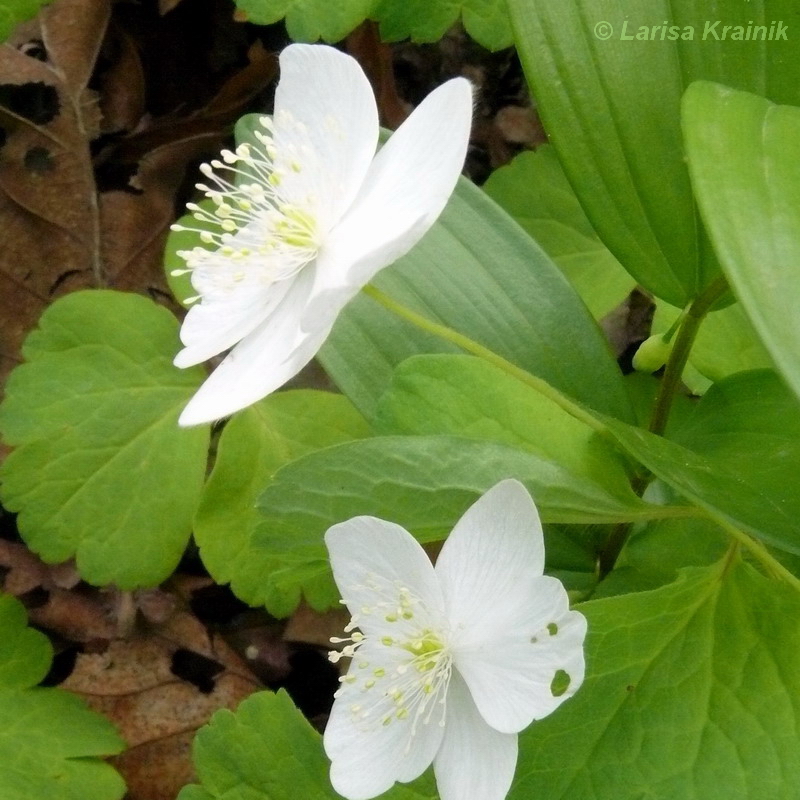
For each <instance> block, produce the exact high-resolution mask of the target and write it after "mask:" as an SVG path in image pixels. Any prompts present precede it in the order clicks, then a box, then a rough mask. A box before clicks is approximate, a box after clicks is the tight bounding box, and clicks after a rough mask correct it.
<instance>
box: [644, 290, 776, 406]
mask: <svg viewBox="0 0 800 800" xmlns="http://www.w3.org/2000/svg"><path fill="white" fill-rule="evenodd" d="M680 313H681V312H680V310H679V309H677V308H675V307H673V306H670V305H668V304H667V303H664V302H663V301H657V302H656V312H655V316H654V317H653V333H666V332H667V331H668V330H669V329H670V327H671V326H672V324H673V323H674V322H675V320H677V319H678V317H679V315H680ZM689 365H690V366H691V367H692V368H693V369H694V370H696V371H697V372H699V373H700V375H701V376H702V379H703V380H705V381H706V382H708V381H710V382H711V383H714V382H715V381H719V380H722V378H724V377H726V376H727V375H733V374H734V373H736V372H743V371H745V370H750V369H762V368H769V367H772V360H771V359H770V357H769V355H768V354H767V352H766V350H765V349H764V347H763V345H762V344H761V342H760V341H759V338H758V336H757V335H756V332H755V331H754V330H753V326H752V325H751V324H750V322H749V320H748V319H747V317H746V316H745V313H744V311H743V310H742V306H741V305H740V304H739V303H734V304H733V305H730V306H727V307H726V308H723V309H721V310H719V311H712V312H711V313H710V314H709V315H708V316H707V317H706V318H705V319H704V320H703V324H702V325H701V326H700V330H699V332H698V334H697V338H696V339H695V341H694V344H693V345H692V350H691V352H690V354H689ZM692 375H693V373H692V372H691V371H689V372H688V373H687V374H684V376H683V380H684V383H686V384H687V386H689V388H690V389H691V390H692V391H693V392H694V393H695V394H703V393H704V392H705V391H706V389H707V385H702V384H701V385H699V386H698V385H697V384H696V383H695V381H694V380H693V378H692ZM698 389H700V390H701V391H698Z"/></svg>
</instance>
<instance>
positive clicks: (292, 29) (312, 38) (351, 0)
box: [235, 0, 375, 42]
mask: <svg viewBox="0 0 800 800" xmlns="http://www.w3.org/2000/svg"><path fill="white" fill-rule="evenodd" d="M235 2H236V7H237V8H238V9H239V10H241V11H244V12H245V14H246V15H247V19H248V21H249V22H254V23H255V24H256V25H271V24H272V23H273V22H279V21H280V20H282V19H284V18H285V19H286V30H287V31H288V33H289V36H291V38H292V39H293V40H294V41H295V42H316V41H317V40H318V39H324V40H325V41H326V42H339V41H341V40H342V39H344V37H345V36H347V34H348V33H350V32H351V31H353V30H354V29H355V28H357V27H358V26H359V25H360V24H361V23H362V22H363V21H364V20H365V19H367V18H368V17H370V16H371V15H372V10H373V6H374V5H375V0H337V2H335V3H331V2H330V0H235Z"/></svg>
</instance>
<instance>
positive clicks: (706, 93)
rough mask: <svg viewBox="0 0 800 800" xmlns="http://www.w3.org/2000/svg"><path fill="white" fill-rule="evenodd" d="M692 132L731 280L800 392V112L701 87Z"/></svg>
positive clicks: (690, 145) (710, 221)
mask: <svg viewBox="0 0 800 800" xmlns="http://www.w3.org/2000/svg"><path fill="white" fill-rule="evenodd" d="M765 49H766V50H770V49H771V48H765ZM793 99H794V101H795V102H798V101H797V98H793ZM684 129H685V135H686V150H687V153H688V156H689V164H690V167H691V171H692V180H693V182H694V186H695V191H696V192H697V198H698V202H699V204H700V208H701V210H702V212H703V217H704V219H705V221H706V224H707V225H708V228H709V230H710V232H711V236H712V238H713V241H714V247H715V248H716V250H717V253H718V254H719V258H720V261H721V262H722V265H723V267H724V269H725V274H726V275H727V277H728V279H729V281H730V283H731V286H732V288H733V290H734V292H735V293H736V296H737V297H738V298H739V301H740V302H741V304H742V306H743V308H744V310H745V311H746V312H747V316H748V317H749V318H750V321H751V322H752V323H753V327H754V328H755V329H756V332H757V333H758V335H759V336H760V337H761V341H762V342H763V343H764V345H765V347H766V348H767V350H768V351H769V353H770V355H771V356H772V358H773V359H774V361H775V364H776V365H777V366H778V369H779V370H780V371H781V373H782V374H783V376H784V377H785V378H786V380H787V381H788V382H789V384H790V386H792V388H793V389H794V391H795V393H796V394H799V395H800V348H798V346H797V345H798V342H800V317H799V316H798V314H797V309H796V304H795V300H796V298H797V296H798V293H800V273H799V272H798V269H797V265H798V263H800V109H799V108H793V107H788V106H776V105H773V104H772V103H769V102H767V101H766V100H764V99H763V98H761V97H756V96H754V95H751V94H746V93H744V92H735V91H732V90H731V89H728V88H726V87H724V86H718V85H714V84H711V83H697V84H694V85H693V86H691V87H690V88H689V89H688V90H687V92H686V98H685V101H684Z"/></svg>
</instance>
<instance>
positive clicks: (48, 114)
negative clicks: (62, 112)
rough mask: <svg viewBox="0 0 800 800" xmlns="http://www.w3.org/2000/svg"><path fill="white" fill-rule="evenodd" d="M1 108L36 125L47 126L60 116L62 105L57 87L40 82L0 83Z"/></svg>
mask: <svg viewBox="0 0 800 800" xmlns="http://www.w3.org/2000/svg"><path fill="white" fill-rule="evenodd" d="M0 106H5V107H6V108H7V109H8V110H9V111H13V112H14V113H15V114H17V115H18V116H20V117H25V119H27V120H30V121H31V122H33V123H34V124H35V125H45V124H46V123H48V122H51V121H52V120H53V119H54V118H55V117H56V116H57V115H58V111H59V109H60V107H61V103H60V101H59V99H58V91H57V90H56V88H55V86H49V85H48V84H46V83H42V82H41V81H39V82H37V83H22V84H16V83H0Z"/></svg>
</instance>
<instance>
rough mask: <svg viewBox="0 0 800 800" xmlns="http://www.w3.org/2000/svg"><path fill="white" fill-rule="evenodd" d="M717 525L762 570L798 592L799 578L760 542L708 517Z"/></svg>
mask: <svg viewBox="0 0 800 800" xmlns="http://www.w3.org/2000/svg"><path fill="white" fill-rule="evenodd" d="M708 516H709V517H710V518H711V519H712V520H714V522H716V523H717V525H719V526H720V528H722V529H723V530H724V531H725V532H726V533H727V534H728V535H729V536H730V537H731V538H732V539H734V540H735V541H737V542H738V543H739V544H740V545H741V546H742V547H744V548H745V549H747V550H749V551H750V553H751V554H752V555H753V557H754V558H755V559H756V560H757V561H758V562H759V563H760V564H761V565H762V566H763V567H764V569H765V570H766V571H767V572H768V573H769V574H770V575H772V577H773V578H776V579H777V580H780V581H785V582H786V583H788V584H789V585H790V586H791V587H793V588H794V589H797V591H799V592H800V578H798V577H797V576H796V575H794V574H793V573H791V572H790V571H789V570H788V569H786V567H784V566H783V564H781V562H780V561H778V559H777V558H775V556H773V555H772V553H770V552H769V550H767V548H766V547H764V545H763V544H761V542H759V541H758V540H757V539H754V538H753V537H752V536H749V535H748V534H746V533H745V532H744V531H740V530H739V529H738V528H737V527H736V526H735V525H731V523H730V522H728V521H727V520H726V519H723V518H722V517H718V516H716V515H711V514H709V515H708Z"/></svg>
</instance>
